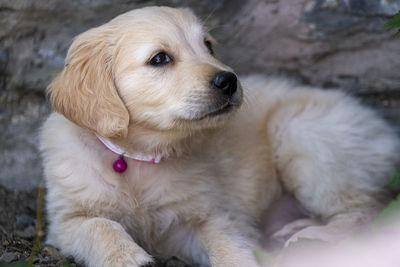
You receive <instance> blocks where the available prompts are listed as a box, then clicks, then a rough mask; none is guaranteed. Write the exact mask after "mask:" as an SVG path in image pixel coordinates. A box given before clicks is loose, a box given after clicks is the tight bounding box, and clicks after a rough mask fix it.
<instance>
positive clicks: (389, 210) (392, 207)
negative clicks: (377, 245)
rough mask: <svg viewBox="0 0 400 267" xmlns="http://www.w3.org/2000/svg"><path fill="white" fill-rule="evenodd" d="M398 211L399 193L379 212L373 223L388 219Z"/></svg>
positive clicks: (380, 222)
mask: <svg viewBox="0 0 400 267" xmlns="http://www.w3.org/2000/svg"><path fill="white" fill-rule="evenodd" d="M399 213H400V194H399V195H397V198H396V199H395V200H393V201H392V202H390V203H389V205H387V206H386V208H384V209H383V211H382V212H381V213H380V214H379V216H378V218H376V219H375V221H374V223H373V225H374V226H376V225H379V224H382V223H385V222H387V221H389V219H391V218H393V217H394V216H395V215H398V214H399Z"/></svg>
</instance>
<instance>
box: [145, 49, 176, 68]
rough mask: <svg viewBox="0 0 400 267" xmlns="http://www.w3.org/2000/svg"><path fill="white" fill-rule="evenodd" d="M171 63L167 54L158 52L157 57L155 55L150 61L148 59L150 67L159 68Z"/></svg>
mask: <svg viewBox="0 0 400 267" xmlns="http://www.w3.org/2000/svg"><path fill="white" fill-rule="evenodd" d="M171 61H172V59H171V57H170V56H169V55H168V54H167V53H165V52H160V53H158V54H157V55H155V56H154V57H153V58H152V59H150V61H149V64H150V65H152V66H156V67H159V66H163V65H165V64H168V63H170V62H171Z"/></svg>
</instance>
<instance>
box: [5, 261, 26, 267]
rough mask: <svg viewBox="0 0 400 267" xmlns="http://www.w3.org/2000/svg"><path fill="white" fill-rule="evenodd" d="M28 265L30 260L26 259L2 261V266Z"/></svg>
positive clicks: (17, 266)
mask: <svg viewBox="0 0 400 267" xmlns="http://www.w3.org/2000/svg"><path fill="white" fill-rule="evenodd" d="M27 265H28V262H27V261H25V260H21V261H16V262H13V263H8V262H5V261H0V267H26V266H27Z"/></svg>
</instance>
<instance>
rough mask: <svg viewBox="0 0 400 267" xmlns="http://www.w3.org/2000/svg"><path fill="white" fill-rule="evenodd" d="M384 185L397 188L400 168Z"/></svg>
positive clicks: (399, 179) (399, 182)
mask: <svg viewBox="0 0 400 267" xmlns="http://www.w3.org/2000/svg"><path fill="white" fill-rule="evenodd" d="M399 33H400V30H399ZM385 187H386V188H387V189H397V188H399V187H400V168H399V169H398V170H397V173H396V174H395V175H394V176H393V177H392V179H391V180H390V182H389V183H388V184H387V185H386V186H385Z"/></svg>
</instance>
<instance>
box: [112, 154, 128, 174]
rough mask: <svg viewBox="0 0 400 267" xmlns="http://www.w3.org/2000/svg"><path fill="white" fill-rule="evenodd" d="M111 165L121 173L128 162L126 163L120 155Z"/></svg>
mask: <svg viewBox="0 0 400 267" xmlns="http://www.w3.org/2000/svg"><path fill="white" fill-rule="evenodd" d="M113 167H114V171H116V172H119V173H123V172H124V171H126V169H127V168H128V164H126V161H125V160H124V157H123V156H120V157H119V158H118V159H117V160H116V161H114V164H113Z"/></svg>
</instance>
